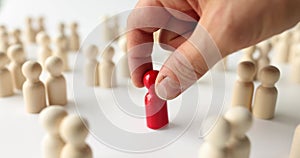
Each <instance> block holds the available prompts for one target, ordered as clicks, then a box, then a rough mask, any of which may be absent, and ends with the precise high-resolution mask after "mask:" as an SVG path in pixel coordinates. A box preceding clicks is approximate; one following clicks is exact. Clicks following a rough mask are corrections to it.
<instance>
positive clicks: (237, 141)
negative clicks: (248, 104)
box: [224, 107, 253, 158]
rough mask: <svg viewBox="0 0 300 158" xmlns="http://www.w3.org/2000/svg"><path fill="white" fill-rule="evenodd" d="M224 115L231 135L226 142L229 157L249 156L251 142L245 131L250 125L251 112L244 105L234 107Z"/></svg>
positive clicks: (242, 157)
mask: <svg viewBox="0 0 300 158" xmlns="http://www.w3.org/2000/svg"><path fill="white" fill-rule="evenodd" d="M224 117H225V119H226V120H227V121H228V122H229V123H230V126H231V136H230V139H229V142H228V144H227V147H228V149H229V155H230V156H229V157H230V158H250V151H251V142H250V140H249V138H248V136H247V135H246V133H247V131H248V130H249V129H250V128H251V126H252V122H253V119H252V114H251V113H250V112H249V110H248V109H246V108H244V107H234V108H231V109H230V110H229V111H227V112H226V114H225V115H224Z"/></svg>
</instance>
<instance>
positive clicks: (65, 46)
mask: <svg viewBox="0 0 300 158" xmlns="http://www.w3.org/2000/svg"><path fill="white" fill-rule="evenodd" d="M58 37H60V38H61V39H62V41H64V42H62V43H61V44H63V46H62V49H64V51H65V52H68V51H69V41H68V37H67V35H66V33H65V24H64V23H59V24H58Z"/></svg>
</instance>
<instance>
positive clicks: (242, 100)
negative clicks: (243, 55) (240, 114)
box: [231, 61, 256, 111]
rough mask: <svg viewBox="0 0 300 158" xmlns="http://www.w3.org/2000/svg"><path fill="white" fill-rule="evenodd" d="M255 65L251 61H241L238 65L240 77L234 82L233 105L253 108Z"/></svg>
mask: <svg viewBox="0 0 300 158" xmlns="http://www.w3.org/2000/svg"><path fill="white" fill-rule="evenodd" d="M255 71H256V69H255V65H254V64H253V63H252V62H250V61H244V62H241V63H240V64H239V66H238V70H237V73H238V79H237V81H236V82H235V84H234V89H233V95H232V103H231V105H232V106H233V107H235V106H243V107H245V108H248V109H249V110H250V111H251V110H252V98H253V92H254V84H253V77H254V75H255Z"/></svg>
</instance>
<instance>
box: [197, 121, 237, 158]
mask: <svg viewBox="0 0 300 158" xmlns="http://www.w3.org/2000/svg"><path fill="white" fill-rule="evenodd" d="M230 134H231V126H230V123H229V122H228V121H227V120H225V119H224V118H223V117H221V118H220V119H218V122H217V123H216V125H215V126H214V128H213V129H212V131H211V132H210V133H209V134H208V135H207V136H206V137H205V142H204V143H203V144H202V146H201V148H200V152H199V156H198V157H199V158H228V149H227V142H228V140H229V138H230Z"/></svg>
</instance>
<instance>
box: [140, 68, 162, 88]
mask: <svg viewBox="0 0 300 158" xmlns="http://www.w3.org/2000/svg"><path fill="white" fill-rule="evenodd" d="M158 72H159V71H157V70H150V71H148V72H146V73H145V75H144V78H143V82H144V85H145V86H146V87H147V88H148V89H149V88H150V87H151V86H152V85H153V84H154V83H155V80H156V77H157V75H158Z"/></svg>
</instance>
